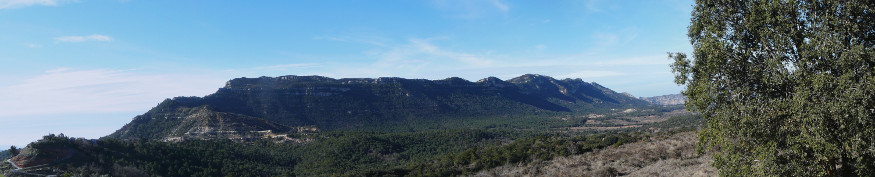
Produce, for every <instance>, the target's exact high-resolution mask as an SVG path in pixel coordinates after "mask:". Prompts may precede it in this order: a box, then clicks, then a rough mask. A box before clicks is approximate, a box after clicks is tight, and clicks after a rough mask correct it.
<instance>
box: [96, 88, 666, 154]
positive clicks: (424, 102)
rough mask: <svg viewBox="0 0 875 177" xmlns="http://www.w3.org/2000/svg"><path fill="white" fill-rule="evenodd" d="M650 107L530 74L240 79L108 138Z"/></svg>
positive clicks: (177, 102) (172, 103) (157, 111)
mask: <svg viewBox="0 0 875 177" xmlns="http://www.w3.org/2000/svg"><path fill="white" fill-rule="evenodd" d="M649 104H650V103H649V102H647V101H644V100H641V99H638V98H635V97H632V96H631V95H629V94H623V93H617V92H615V91H613V90H611V89H608V88H606V87H604V86H601V85H599V84H597V83H595V82H585V81H583V80H581V79H562V80H558V79H554V78H552V77H549V76H543V75H538V74H526V75H522V76H519V77H516V78H513V79H509V80H506V81H505V80H501V79H498V78H495V77H489V78H484V79H481V80H479V81H476V82H470V81H468V80H465V79H461V78H458V77H451V78H447V79H443V80H425V79H404V78H397V77H381V78H376V79H372V78H344V79H334V78H329V77H322V76H293V75H290V76H280V77H259V78H237V79H232V80H230V81H228V82H227V83H226V84H225V86H224V87H222V88H219V90H218V91H216V92H215V93H213V94H210V95H207V96H204V97H176V98H172V99H166V100H164V101H163V102H161V103H160V104H158V105H157V106H155V107H154V108H152V109H151V110H149V111H147V112H146V113H144V114H142V115H139V116H136V117H134V118H133V120H132V121H131V122H130V123H128V124H127V125H125V126H124V127H122V128H121V129H119V130H118V131H116V132H114V133H112V134H110V135H108V137H110V138H120V139H159V140H165V141H168V140H175V139H176V140H178V139H184V138H194V137H200V138H204V137H215V136H225V137H229V138H235V137H236V138H243V137H245V136H246V134H253V133H254V134H256V135H257V136H270V135H271V132H287V131H292V130H294V131H300V130H302V129H303V130H355V129H360V128H368V127H387V126H389V127H398V126H406V127H409V126H411V125H414V124H417V123H420V122H442V121H449V120H458V119H462V120H471V119H482V118H496V117H498V118H501V117H512V116H520V115H532V114H542V115H550V114H557V115H559V114H576V113H587V114H589V113H591V112H593V110H597V109H606V108H618V107H624V106H641V105H649Z"/></svg>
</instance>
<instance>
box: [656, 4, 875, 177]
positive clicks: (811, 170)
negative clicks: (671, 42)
mask: <svg viewBox="0 0 875 177" xmlns="http://www.w3.org/2000/svg"><path fill="white" fill-rule="evenodd" d="M873 10H875V1H859V0H850V1H815V0H789V1H765V0H753V1H730V0H697V1H696V5H695V7H694V11H693V13H692V18H691V20H692V23H691V25H690V27H689V33H688V35H689V37H690V41H691V42H692V44H693V47H694V51H693V53H692V58H693V59H694V60H692V59H689V58H687V55H686V54H682V53H676V54H670V57H673V58H674V59H675V63H674V64H673V65H672V70H673V71H674V72H675V74H676V79H675V81H676V82H677V83H678V84H684V85H685V86H686V90H685V91H684V92H683V94H684V95H686V96H687V97H688V98H689V102H688V103H687V107H688V109H690V110H692V111H695V112H699V113H701V114H702V115H703V117H704V119H705V121H706V126H705V129H704V130H703V131H702V132H701V134H700V143H701V145H703V146H704V147H709V148H712V149H714V150H718V151H719V153H717V154H715V156H714V157H715V159H714V160H715V162H714V165H715V167H717V168H718V169H719V170H720V173H721V174H722V175H728V176H772V175H775V176H852V175H860V176H866V175H871V174H873V173H875V151H873V150H872V149H873V148H875V145H873V144H875V129H872V127H873V126H875V121H873V120H875V111H873V110H875V96H873V95H875V57H873V54H875V33H873V31H875V14H873Z"/></svg>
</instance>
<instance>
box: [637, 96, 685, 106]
mask: <svg viewBox="0 0 875 177" xmlns="http://www.w3.org/2000/svg"><path fill="white" fill-rule="evenodd" d="M640 99H641V100H644V101H647V102H650V103H651V104H657V105H679V104H684V103H686V102H687V97H685V96H684V95H681V94H669V95H662V96H654V97H641V98H640Z"/></svg>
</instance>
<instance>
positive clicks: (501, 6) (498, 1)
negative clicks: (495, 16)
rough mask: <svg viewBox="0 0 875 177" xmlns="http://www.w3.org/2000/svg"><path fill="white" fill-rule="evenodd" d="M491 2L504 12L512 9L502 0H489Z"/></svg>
mask: <svg viewBox="0 0 875 177" xmlns="http://www.w3.org/2000/svg"><path fill="white" fill-rule="evenodd" d="M489 2H490V3H492V5H493V6H495V8H498V10H501V11H502V12H507V11H508V10H510V6H508V5H507V4H505V3H503V2H501V0H489Z"/></svg>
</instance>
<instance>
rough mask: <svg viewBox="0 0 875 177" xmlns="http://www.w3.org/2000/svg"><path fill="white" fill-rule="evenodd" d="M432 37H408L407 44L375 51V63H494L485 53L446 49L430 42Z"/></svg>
mask: <svg viewBox="0 0 875 177" xmlns="http://www.w3.org/2000/svg"><path fill="white" fill-rule="evenodd" d="M431 40H433V39H410V40H409V41H408V42H409V43H408V44H403V45H398V46H394V47H392V48H391V49H390V50H388V51H386V52H375V53H373V55H377V57H379V60H378V61H377V62H376V63H375V65H377V66H380V67H387V68H393V69H419V68H424V67H429V68H432V69H433V68H436V67H451V68H466V67H468V68H470V67H487V66H490V65H492V64H493V63H494V61H493V60H491V59H488V58H487V57H486V56H485V55H480V54H472V53H465V52H458V51H452V50H446V49H443V48H441V47H438V46H437V45H434V44H432V42H431Z"/></svg>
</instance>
